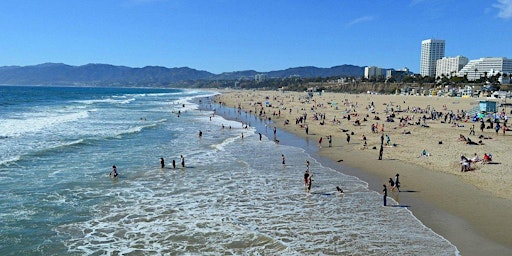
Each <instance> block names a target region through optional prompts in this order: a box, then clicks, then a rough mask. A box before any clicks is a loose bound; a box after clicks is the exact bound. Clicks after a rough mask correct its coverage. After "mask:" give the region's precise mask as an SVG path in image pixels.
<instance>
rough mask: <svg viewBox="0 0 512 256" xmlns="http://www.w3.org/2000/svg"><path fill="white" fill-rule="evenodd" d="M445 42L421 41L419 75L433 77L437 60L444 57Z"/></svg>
mask: <svg viewBox="0 0 512 256" xmlns="http://www.w3.org/2000/svg"><path fill="white" fill-rule="evenodd" d="M444 51H445V41H444V40H438V39H427V40H423V41H421V59H420V75H422V76H424V77H425V76H429V77H435V76H436V65H437V60H439V59H441V58H443V57H444Z"/></svg>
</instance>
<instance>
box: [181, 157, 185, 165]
mask: <svg viewBox="0 0 512 256" xmlns="http://www.w3.org/2000/svg"><path fill="white" fill-rule="evenodd" d="M181 167H183V168H185V157H183V155H181Z"/></svg>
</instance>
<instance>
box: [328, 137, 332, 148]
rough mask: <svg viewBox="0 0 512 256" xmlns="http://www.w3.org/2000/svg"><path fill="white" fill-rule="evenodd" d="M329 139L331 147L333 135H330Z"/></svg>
mask: <svg viewBox="0 0 512 256" xmlns="http://www.w3.org/2000/svg"><path fill="white" fill-rule="evenodd" d="M328 139H329V147H332V135H329V137H328Z"/></svg>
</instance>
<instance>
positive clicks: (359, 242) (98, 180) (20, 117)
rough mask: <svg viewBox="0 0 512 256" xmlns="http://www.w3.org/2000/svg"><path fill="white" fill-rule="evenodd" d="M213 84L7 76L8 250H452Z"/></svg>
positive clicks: (2, 115)
mask: <svg viewBox="0 0 512 256" xmlns="http://www.w3.org/2000/svg"><path fill="white" fill-rule="evenodd" d="M214 94H216V93H215V92H210V91H199V90H184V89H139V88H83V87H80V88H78V87H36V86H0V195H1V196H0V255H456V254H458V251H457V248H455V247H454V246H453V245H452V244H451V243H450V242H448V241H447V240H445V239H444V238H443V237H441V236H439V235H437V234H436V233H434V232H433V231H432V230H430V229H429V228H427V227H425V226H424V225H422V223H421V222H420V221H418V219H416V218H415V217H414V216H413V215H412V214H411V212H410V211H409V210H408V209H407V208H405V207H383V206H382V195H381V194H379V193H378V192H375V191H371V190H369V189H368V184H367V183H365V182H364V181H361V180H359V179H357V178H355V177H353V176H348V175H345V174H343V173H342V172H340V171H339V170H335V169H331V168H328V167H325V166H323V165H322V164H321V163H319V162H317V161H316V160H315V159H313V158H312V157H311V155H310V154H308V151H307V150H305V149H304V148H301V147H297V146H293V145H287V144H286V143H275V142H274V134H273V131H272V123H271V122H262V121H259V122H258V121H255V120H256V119H255V118H254V117H253V116H251V115H250V114H247V113H241V112H238V111H237V110H234V109H228V108H226V107H223V106H220V105H218V104H215V103H213V102H212V101H211V96H213V95H214ZM199 99H200V100H199ZM199 103H200V104H201V106H202V107H201V108H200V106H199ZM221 115H223V116H230V117H231V119H236V120H228V119H225V118H224V117H222V116H221ZM251 122H252V124H251ZM256 123H258V124H256ZM246 125H247V127H246ZM199 131H202V137H199V136H198V134H199ZM258 133H262V134H263V137H262V139H261V140H260V138H259V134H258ZM242 135H243V136H242ZM276 136H277V137H278V138H282V136H284V132H283V131H280V130H278V131H277V135H276ZM282 154H283V155H285V159H286V164H284V165H283V164H282V162H281V155H282ZM181 155H183V156H184V158H185V168H182V167H181V163H180V156H181ZM160 157H163V158H164V159H165V161H166V166H165V168H161V167H160ZM173 160H174V161H175V162H176V168H173V166H172V161H173ZM305 160H309V161H310V162H311V166H310V170H311V172H312V174H313V180H314V181H313V185H312V189H311V191H310V192H308V191H306V189H305V187H304V184H303V173H304V171H305V169H306V165H305ZM113 165H116V166H117V168H118V172H119V173H120V175H119V176H118V177H117V178H112V177H110V176H109V173H110V171H111V168H112V166H113ZM336 186H341V187H342V188H343V189H344V190H345V191H346V193H344V194H343V195H340V194H338V193H337V192H336V189H335V187H336ZM388 201H389V204H391V205H393V204H396V203H395V202H393V201H392V200H388Z"/></svg>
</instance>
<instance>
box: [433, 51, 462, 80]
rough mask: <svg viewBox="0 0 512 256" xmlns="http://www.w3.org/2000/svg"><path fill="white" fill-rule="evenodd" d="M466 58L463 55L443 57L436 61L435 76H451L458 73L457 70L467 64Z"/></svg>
mask: <svg viewBox="0 0 512 256" xmlns="http://www.w3.org/2000/svg"><path fill="white" fill-rule="evenodd" d="M468 62H469V60H468V58H466V57H464V56H460V55H459V56H457V57H449V58H447V57H443V58H441V59H439V60H437V62H436V78H438V77H443V75H444V76H446V77H452V76H456V75H458V73H459V71H460V70H461V69H462V68H464V66H466V65H467V64H468Z"/></svg>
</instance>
